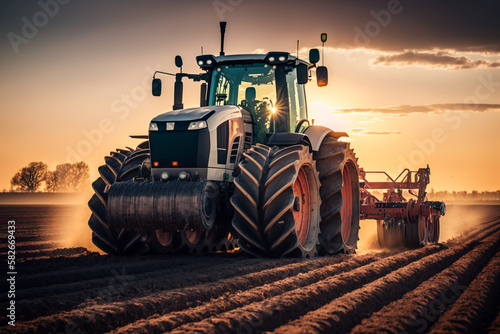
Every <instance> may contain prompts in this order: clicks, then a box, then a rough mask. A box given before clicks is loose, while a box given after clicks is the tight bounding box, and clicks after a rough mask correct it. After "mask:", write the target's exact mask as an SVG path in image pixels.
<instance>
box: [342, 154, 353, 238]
mask: <svg viewBox="0 0 500 334" xmlns="http://www.w3.org/2000/svg"><path fill="white" fill-rule="evenodd" d="M342 183H343V186H342V209H341V210H340V218H341V220H342V229H341V234H342V240H343V241H344V243H347V242H348V241H349V238H350V236H351V224H352V183H351V171H350V170H349V168H348V167H347V164H346V165H345V166H344V170H343V173H342Z"/></svg>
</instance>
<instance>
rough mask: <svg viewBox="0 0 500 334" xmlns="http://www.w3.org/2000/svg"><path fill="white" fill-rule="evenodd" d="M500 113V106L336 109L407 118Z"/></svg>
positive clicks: (341, 111) (447, 104) (449, 105)
mask: <svg viewBox="0 0 500 334" xmlns="http://www.w3.org/2000/svg"><path fill="white" fill-rule="evenodd" d="M457 111H458V112H500V104H467V103H441V104H430V105H421V106H410V105H400V106H388V107H379V108H344V109H335V110H334V112H340V113H366V114H371V115H385V116H407V115H410V114H426V113H432V114H440V113H444V112H457Z"/></svg>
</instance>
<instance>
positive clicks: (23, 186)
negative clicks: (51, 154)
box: [10, 161, 48, 192]
mask: <svg viewBox="0 0 500 334" xmlns="http://www.w3.org/2000/svg"><path fill="white" fill-rule="evenodd" d="M47 170H48V167H47V165H46V164H44V163H43V162H41V161H40V162H30V163H29V165H28V166H26V167H23V168H21V169H20V170H19V171H18V172H17V173H16V174H15V175H14V176H13V177H12V179H11V180H10V186H11V188H12V190H20V191H29V192H34V191H37V190H38V188H40V186H41V185H42V182H43V181H44V180H45V175H46V174H47Z"/></svg>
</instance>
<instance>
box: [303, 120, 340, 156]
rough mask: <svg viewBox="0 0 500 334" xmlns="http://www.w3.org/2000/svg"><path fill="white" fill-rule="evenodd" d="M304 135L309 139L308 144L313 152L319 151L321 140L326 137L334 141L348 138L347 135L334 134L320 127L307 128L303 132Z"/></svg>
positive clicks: (330, 130) (328, 129) (324, 127)
mask: <svg viewBox="0 0 500 334" xmlns="http://www.w3.org/2000/svg"><path fill="white" fill-rule="evenodd" d="M304 134H305V135H306V136H307V138H309V143H310V145H311V148H312V150H313V151H318V150H319V148H320V146H321V143H322V142H323V139H325V137H326V136H327V135H330V136H331V137H333V138H335V139H339V138H340V137H349V135H348V134H347V133H345V132H335V131H333V130H332V129H330V128H327V127H326V126H321V125H311V126H309V127H308V128H307V129H306V131H304Z"/></svg>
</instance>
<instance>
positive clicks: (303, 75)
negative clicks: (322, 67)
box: [297, 64, 309, 85]
mask: <svg viewBox="0 0 500 334" xmlns="http://www.w3.org/2000/svg"><path fill="white" fill-rule="evenodd" d="M297 82H298V83H299V84H301V85H303V84H306V83H308V82H309V69H308V68H307V65H306V64H299V65H298V66H297Z"/></svg>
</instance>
